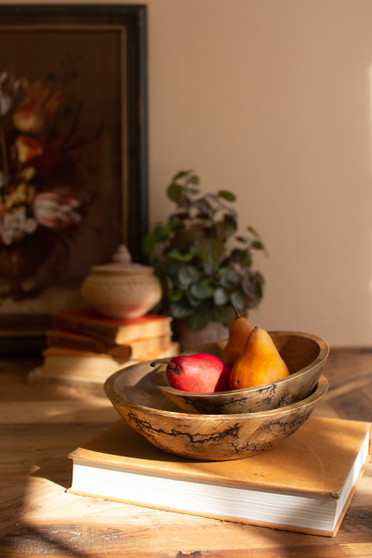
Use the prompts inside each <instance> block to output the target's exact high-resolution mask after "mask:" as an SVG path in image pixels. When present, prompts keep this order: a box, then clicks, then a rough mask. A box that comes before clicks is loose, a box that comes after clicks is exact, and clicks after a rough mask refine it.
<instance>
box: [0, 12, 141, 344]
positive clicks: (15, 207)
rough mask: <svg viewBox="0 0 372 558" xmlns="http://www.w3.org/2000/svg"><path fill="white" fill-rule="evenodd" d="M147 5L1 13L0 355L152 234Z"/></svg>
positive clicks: (40, 333)
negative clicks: (122, 250) (121, 251)
mask: <svg viewBox="0 0 372 558" xmlns="http://www.w3.org/2000/svg"><path fill="white" fill-rule="evenodd" d="M146 119H147V94H146V7H145V6H144V5H133V4H130V5H107V6H105V5H79V6H78V5H63V6H62V5H37V6H36V5H34V6H32V5H6V6H5V5H3V6H0V354H10V353H14V352H16V353H26V352H38V350H39V347H40V346H42V344H43V339H44V338H45V331H46V329H47V328H48V327H49V326H50V323H51V316H52V314H53V312H54V311H58V310H61V309H66V308H71V307H74V306H75V307H76V306H79V304H81V302H80V298H79V287H80V284H81V282H82V280H83V278H84V277H85V276H86V275H87V274H88V273H89V269H90V267H91V266H92V265H95V264H102V263H107V262H108V261H110V260H111V258H112V256H113V254H114V252H115V250H116V249H117V248H118V246H119V245H120V244H126V245H127V247H128V249H129V251H130V253H131V255H132V259H133V261H142V251H141V242H142V238H143V236H144V234H145V233H146V228H147V132H146V131H147V126H146Z"/></svg>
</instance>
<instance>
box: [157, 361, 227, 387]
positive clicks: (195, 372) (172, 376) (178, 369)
mask: <svg viewBox="0 0 372 558" xmlns="http://www.w3.org/2000/svg"><path fill="white" fill-rule="evenodd" d="M166 373H167V378H168V380H169V383H170V384H171V386H172V387H174V388H175V389H180V390H182V391H191V392H193V393H208V392H214V391H225V390H227V389H228V385H229V378H230V368H229V367H228V366H227V365H226V364H225V363H224V362H223V361H222V360H221V359H220V358H218V357H216V356H214V355H211V354H209V353H197V354H195V355H181V356H177V357H173V358H172V359H171V360H170V361H169V362H168V365H167V370H166Z"/></svg>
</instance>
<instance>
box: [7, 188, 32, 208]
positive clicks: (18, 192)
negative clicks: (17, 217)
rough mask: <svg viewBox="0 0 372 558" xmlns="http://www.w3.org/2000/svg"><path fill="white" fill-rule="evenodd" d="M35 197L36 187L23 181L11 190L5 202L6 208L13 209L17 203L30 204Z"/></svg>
mask: <svg viewBox="0 0 372 558" xmlns="http://www.w3.org/2000/svg"><path fill="white" fill-rule="evenodd" d="M34 198H35V188H34V186H32V185H31V184H27V183H26V182H21V183H20V184H18V185H17V186H16V187H15V188H13V189H12V190H11V192H9V194H8V195H7V196H6V198H5V201H4V202H3V205H4V207H6V209H11V208H12V207H14V206H16V205H21V204H23V205H27V206H30V205H31V204H32V202H33V200H34Z"/></svg>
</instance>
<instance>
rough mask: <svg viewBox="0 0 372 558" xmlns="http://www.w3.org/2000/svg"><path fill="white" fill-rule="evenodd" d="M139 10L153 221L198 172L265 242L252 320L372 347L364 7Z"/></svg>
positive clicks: (269, 3) (240, 4)
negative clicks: (182, 172)
mask: <svg viewBox="0 0 372 558" xmlns="http://www.w3.org/2000/svg"><path fill="white" fill-rule="evenodd" d="M27 3H29V2H27ZM147 5H148V16H149V17H148V21H149V41H148V46H149V143H150V169H149V170H150V202H151V205H150V206H151V211H150V218H151V222H152V223H153V222H155V221H156V220H159V219H162V218H165V217H166V216H167V214H168V212H169V210H170V209H171V207H170V206H169V205H167V204H166V203H165V197H164V190H165V186H166V185H167V182H168V180H169V179H170V177H171V176H172V175H173V173H174V172H176V171H177V170H179V169H181V168H190V167H191V168H194V169H195V170H196V172H198V174H199V175H200V176H201V179H202V185H203V189H205V191H207V190H208V191H214V190H216V189H218V188H227V189H231V190H233V191H234V192H235V193H236V194H237V196H238V200H239V211H240V223H241V228H242V229H243V227H244V226H245V225H246V224H251V225H253V226H254V227H256V228H257V229H258V230H259V231H260V232H261V234H262V236H263V238H264V240H265V242H266V244H267V247H268V250H269V253H270V255H269V257H268V258H262V259H260V262H259V265H260V268H261V270H262V271H263V273H264V275H265V276H266V278H267V291H266V296H265V299H264V302H263V303H262V305H261V308H260V310H259V311H255V312H252V314H251V319H252V321H254V322H255V323H256V324H257V325H260V326H261V327H265V328H266V329H292V330H302V331H309V332H313V333H317V334H319V335H322V336H324V337H325V338H327V339H328V340H329V341H330V343H331V344H333V345H371V344H372V336H371V333H372V290H371V289H372V184H371V175H372V136H371V134H372V115H371V110H372V2H370V1H369V0H149V1H148V2H147Z"/></svg>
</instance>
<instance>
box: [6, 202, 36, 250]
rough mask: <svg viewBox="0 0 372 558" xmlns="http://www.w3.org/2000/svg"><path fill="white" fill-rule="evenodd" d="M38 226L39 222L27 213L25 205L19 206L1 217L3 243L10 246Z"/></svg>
mask: <svg viewBox="0 0 372 558" xmlns="http://www.w3.org/2000/svg"><path fill="white" fill-rule="evenodd" d="M36 228H37V222H36V221H35V219H34V218H32V217H28V216H27V215H26V209H25V207H17V208H16V209H14V210H13V211H9V212H7V213H5V214H4V215H3V216H2V217H1V219H0V238H1V240H2V242H3V244H5V245H7V246H9V245H10V244H12V243H13V242H16V241H18V240H20V239H21V238H23V237H24V236H25V235H26V234H32V233H33V232H35V230H36Z"/></svg>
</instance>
